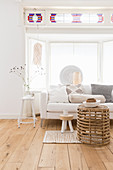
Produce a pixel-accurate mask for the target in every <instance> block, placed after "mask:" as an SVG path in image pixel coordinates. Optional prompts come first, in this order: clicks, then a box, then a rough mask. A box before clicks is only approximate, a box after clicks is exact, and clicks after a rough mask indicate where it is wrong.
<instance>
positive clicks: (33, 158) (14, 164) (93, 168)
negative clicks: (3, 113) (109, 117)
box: [0, 117, 113, 170]
mask: <svg viewBox="0 0 113 170" xmlns="http://www.w3.org/2000/svg"><path fill="white" fill-rule="evenodd" d="M73 127H74V129H76V121H73ZM46 130H61V121H60V120H44V121H43V127H42V128H41V127H40V118H39V117H38V121H37V122H36V128H33V124H25V125H21V126H20V128H18V127H17V120H0V170H112V169H113V121H111V124H110V134H111V140H110V144H108V145H106V146H103V147H97V146H90V145H85V144H43V138H44V134H45V131H46Z"/></svg>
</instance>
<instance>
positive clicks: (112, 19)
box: [111, 14, 113, 23]
mask: <svg viewBox="0 0 113 170" xmlns="http://www.w3.org/2000/svg"><path fill="white" fill-rule="evenodd" d="M111 23H113V14H111Z"/></svg>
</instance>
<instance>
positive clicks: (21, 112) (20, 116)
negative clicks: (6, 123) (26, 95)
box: [18, 101, 24, 128]
mask: <svg viewBox="0 0 113 170" xmlns="http://www.w3.org/2000/svg"><path fill="white" fill-rule="evenodd" d="M23 107H24V101H22V104H21V111H20V115H19V117H18V128H20V121H22V115H23Z"/></svg>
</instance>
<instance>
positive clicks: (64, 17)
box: [50, 13, 104, 23]
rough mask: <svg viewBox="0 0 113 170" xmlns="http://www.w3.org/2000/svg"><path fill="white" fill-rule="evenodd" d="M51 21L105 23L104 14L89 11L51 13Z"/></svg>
mask: <svg viewBox="0 0 113 170" xmlns="http://www.w3.org/2000/svg"><path fill="white" fill-rule="evenodd" d="M50 22H51V23H103V22H104V17H103V14H89V13H86V14H85V13H73V14H71V13H51V14H50Z"/></svg>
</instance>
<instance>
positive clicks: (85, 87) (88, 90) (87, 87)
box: [81, 84, 92, 94]
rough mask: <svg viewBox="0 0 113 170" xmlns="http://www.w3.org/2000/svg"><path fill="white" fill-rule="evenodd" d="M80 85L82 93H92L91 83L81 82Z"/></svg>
mask: <svg viewBox="0 0 113 170" xmlns="http://www.w3.org/2000/svg"><path fill="white" fill-rule="evenodd" d="M81 87H82V90H83V93H84V94H92V90H91V84H89V85H88V84H82V85H81Z"/></svg>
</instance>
